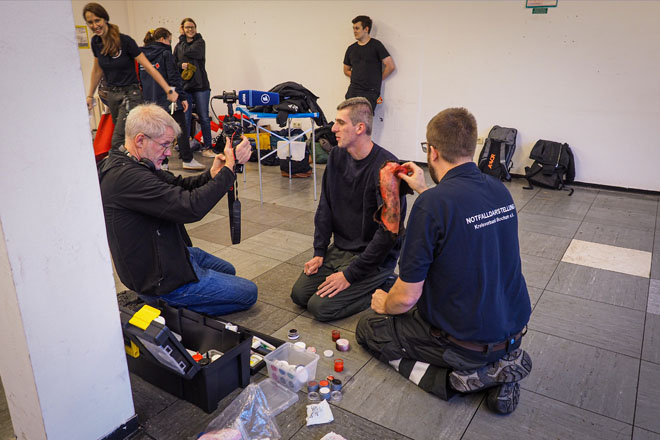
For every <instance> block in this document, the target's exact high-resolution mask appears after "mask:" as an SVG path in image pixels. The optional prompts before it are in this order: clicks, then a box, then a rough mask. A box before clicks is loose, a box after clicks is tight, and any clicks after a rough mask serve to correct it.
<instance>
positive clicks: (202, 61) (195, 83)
mask: <svg viewBox="0 0 660 440" xmlns="http://www.w3.org/2000/svg"><path fill="white" fill-rule="evenodd" d="M174 59H175V60H176V66H177V67H178V68H179V72H181V71H182V70H183V69H182V68H181V64H183V63H189V64H193V65H194V66H195V67H197V70H196V71H195V74H194V75H193V77H192V78H190V80H188V81H184V82H183V88H184V89H185V90H186V91H187V92H201V91H204V90H210V89H211V85H210V84H209V76H208V74H207V73H206V42H204V39H203V38H202V34H195V36H194V37H193V40H192V41H191V42H190V43H189V42H188V41H187V40H186V36H185V35H181V36H180V37H179V42H178V43H177V45H176V47H175V48H174Z"/></svg>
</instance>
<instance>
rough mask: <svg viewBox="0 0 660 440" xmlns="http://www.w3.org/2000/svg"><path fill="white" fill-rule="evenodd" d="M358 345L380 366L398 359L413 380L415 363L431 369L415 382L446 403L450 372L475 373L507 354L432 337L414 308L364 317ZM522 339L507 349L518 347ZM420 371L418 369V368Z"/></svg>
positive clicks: (405, 374)
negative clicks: (423, 363)
mask: <svg viewBox="0 0 660 440" xmlns="http://www.w3.org/2000/svg"><path fill="white" fill-rule="evenodd" d="M355 337H356V339H357V342H358V343H359V344H360V345H362V346H363V347H364V348H366V349H367V350H368V351H369V352H370V353H371V354H373V355H374V356H375V357H376V358H377V359H379V360H380V361H382V362H387V363H391V361H397V360H399V359H401V362H400V363H399V364H398V371H399V373H400V374H401V375H403V376H404V377H406V378H408V379H411V380H413V378H411V374H415V368H416V366H415V363H416V362H417V361H420V362H425V363H428V364H430V365H431V367H432V368H428V369H427V370H426V371H425V373H424V375H423V376H422V377H421V379H420V378H417V379H420V380H415V383H417V384H418V385H419V387H420V388H422V389H423V390H425V391H428V392H430V393H433V394H435V395H436V396H438V397H440V398H441V399H444V400H448V399H449V398H451V397H452V396H453V395H454V394H455V391H453V390H452V389H451V388H450V387H449V382H448V380H447V379H448V377H449V373H451V372H452V371H453V370H474V369H477V368H481V367H483V366H485V365H487V364H490V363H492V362H496V361H498V360H499V359H500V358H502V356H504V355H505V354H506V353H507V351H506V350H499V351H493V352H490V353H485V352H477V351H472V350H468V349H466V348H463V347H460V346H458V345H456V344H453V343H452V342H450V341H449V340H447V339H446V338H444V337H442V336H439V337H436V336H433V335H432V334H431V325H430V324H429V323H428V322H426V320H425V319H424V318H423V317H422V316H421V315H420V313H419V311H418V310H417V308H416V307H415V308H413V309H412V310H410V311H408V312H406V313H403V314H401V315H379V314H377V313H375V312H373V313H370V314H368V315H365V316H363V317H362V318H361V319H360V322H358V325H357V329H356V330H355ZM520 341H521V339H518V341H516V343H515V344H514V345H511V346H510V347H509V351H511V350H515V349H516V348H518V346H520ZM417 371H419V368H417Z"/></svg>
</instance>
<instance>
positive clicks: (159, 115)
mask: <svg viewBox="0 0 660 440" xmlns="http://www.w3.org/2000/svg"><path fill="white" fill-rule="evenodd" d="M167 127H169V128H171V129H172V131H174V137H179V135H180V134H181V128H180V127H179V124H177V123H176V121H175V120H174V118H172V116H170V115H169V114H168V113H167V112H166V111H165V110H164V109H163V107H161V106H159V105H156V104H142V105H138V106H137V107H135V108H134V109H133V110H131V111H130V112H129V113H128V117H127V118H126V128H125V133H126V139H135V136H137V135H138V134H139V133H144V134H146V135H147V136H149V137H152V138H154V139H155V138H158V137H161V136H163V135H164V134H165V131H167Z"/></svg>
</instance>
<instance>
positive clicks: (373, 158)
mask: <svg viewBox="0 0 660 440" xmlns="http://www.w3.org/2000/svg"><path fill="white" fill-rule="evenodd" d="M388 160H397V158H396V157H395V156H394V155H393V154H392V153H390V152H389V151H387V150H385V149H383V148H381V147H380V146H378V145H376V144H374V146H373V148H372V150H371V152H370V153H369V155H367V157H365V158H364V159H362V160H355V159H353V158H352V157H351V156H350V154H348V152H346V150H345V149H343V148H333V149H332V151H331V152H330V156H329V157H328V164H327V165H326V168H325V173H323V184H322V187H321V199H320V201H319V206H318V208H317V209H316V215H315V217H314V226H315V231H314V256H315V257H316V256H321V257H325V253H326V250H327V248H328V245H329V244H330V237H331V236H334V245H335V246H336V247H337V248H339V249H341V250H344V251H351V252H358V253H360V256H359V257H358V258H357V259H356V260H354V261H353V262H352V263H351V265H350V266H349V267H348V268H347V269H346V270H345V271H344V276H345V277H346V280H347V281H348V282H349V283H354V282H356V281H359V280H361V279H362V278H364V277H365V276H366V275H368V274H369V273H371V272H373V271H374V270H376V269H377V268H378V267H382V268H387V269H392V268H394V266H396V262H397V259H398V257H399V251H400V249H401V241H402V235H403V234H400V235H399V238H398V239H395V238H393V236H392V235H391V234H390V233H389V232H387V231H385V230H384V229H383V228H382V227H381V226H379V225H378V223H376V222H375V221H374V213H375V212H376V209H378V206H379V204H382V200H381V198H380V191H379V171H380V168H381V166H382V165H383V164H384V163H385V162H386V161H388ZM405 214H406V198H405V196H403V197H401V221H402V222H403V221H404V219H405Z"/></svg>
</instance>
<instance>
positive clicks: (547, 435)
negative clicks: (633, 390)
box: [463, 382, 632, 440]
mask: <svg viewBox="0 0 660 440" xmlns="http://www.w3.org/2000/svg"><path fill="white" fill-rule="evenodd" d="M522 383H524V382H522ZM532 433H533V434H532ZM631 433H632V426H630V425H629V424H626V423H623V422H619V421H616V420H613V419H611V418H609V417H605V416H601V415H599V414H595V413H593V412H591V411H586V410H583V409H580V408H576V407H575V406H572V405H567V404H565V403H562V402H559V401H557V400H554V399H550V398H547V397H544V396H542V395H540V394H536V393H532V392H529V391H527V390H525V389H523V390H521V392H520V403H519V404H518V408H517V409H516V411H515V412H514V413H513V414H511V415H508V416H506V417H504V416H501V415H498V414H495V413H493V412H492V411H490V410H489V409H488V408H487V407H486V405H481V406H480V407H479V411H477V414H476V415H475V416H474V419H472V422H471V423H470V426H469V427H468V429H467V431H466V432H465V435H464V436H463V440H490V439H495V438H498V439H507V440H516V439H520V440H523V439H524V440H527V439H530V438H533V439H534V440H556V439H580V440H624V439H630V436H631Z"/></svg>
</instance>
